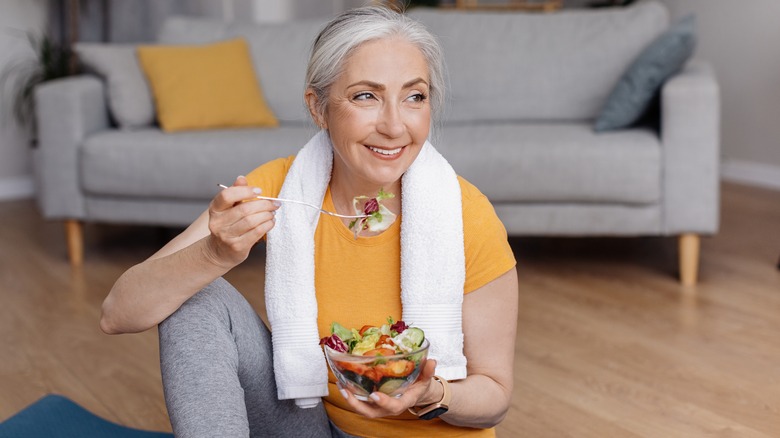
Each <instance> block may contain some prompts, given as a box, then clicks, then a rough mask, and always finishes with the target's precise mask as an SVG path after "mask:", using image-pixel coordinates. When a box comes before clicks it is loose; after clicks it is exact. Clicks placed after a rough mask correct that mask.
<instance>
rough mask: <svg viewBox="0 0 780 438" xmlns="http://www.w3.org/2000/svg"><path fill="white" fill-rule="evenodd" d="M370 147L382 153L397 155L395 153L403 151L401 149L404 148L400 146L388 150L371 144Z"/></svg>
mask: <svg viewBox="0 0 780 438" xmlns="http://www.w3.org/2000/svg"><path fill="white" fill-rule="evenodd" d="M368 148H369V149H371V150H372V151H374V152H377V153H380V154H382V155H395V154H397V153H399V152H401V149H403V148H402V147H401V148H398V149H391V150H386V149H377V148H375V147H373V146H369V147H368Z"/></svg>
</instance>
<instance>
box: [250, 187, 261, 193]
mask: <svg viewBox="0 0 780 438" xmlns="http://www.w3.org/2000/svg"><path fill="white" fill-rule="evenodd" d="M252 193H254V194H255V195H259V194H260V193H263V191H262V190H261V189H260V187H255V188H253V189H252Z"/></svg>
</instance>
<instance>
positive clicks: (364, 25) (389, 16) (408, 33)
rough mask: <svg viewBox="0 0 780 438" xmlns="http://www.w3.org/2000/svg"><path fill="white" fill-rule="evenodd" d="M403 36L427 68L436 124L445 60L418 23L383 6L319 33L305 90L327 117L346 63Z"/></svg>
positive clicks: (352, 13) (348, 15)
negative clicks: (371, 45) (364, 49)
mask: <svg viewBox="0 0 780 438" xmlns="http://www.w3.org/2000/svg"><path fill="white" fill-rule="evenodd" d="M393 36H400V37H402V38H405V39H406V40H407V41H409V42H410V43H412V44H414V45H415V46H417V48H419V49H420V52H422V54H423V57H425V60H426V62H427V64H428V74H429V76H430V78H429V79H430V84H429V86H430V90H429V94H430V97H429V99H430V100H429V102H430V105H431V114H432V117H433V120H438V117H439V113H440V111H441V110H442V109H443V106H444V92H445V90H444V57H443V55H442V49H441V46H440V45H439V42H438V41H437V40H436V38H435V37H434V36H433V35H432V34H431V33H430V32H428V30H427V29H425V27H424V26H423V25H422V24H420V23H419V22H417V21H415V20H413V19H411V18H409V17H407V16H406V15H404V14H401V13H398V12H396V11H393V10H391V9H389V8H387V7H383V6H365V7H361V8H356V9H352V10H349V11H347V12H344V13H342V14H340V15H339V16H337V17H336V18H334V19H333V20H331V21H330V23H328V24H327V25H326V26H325V28H324V29H323V30H322V31H321V32H320V33H319V35H318V36H317V39H316V40H314V45H313V46H312V50H311V57H310V58H309V66H308V68H307V70H306V88H311V89H312V90H313V91H314V93H315V95H316V96H317V101H318V108H316V110H317V111H318V112H319V113H320V114H324V113H325V110H326V107H327V101H328V95H329V93H330V87H331V86H332V85H333V83H334V82H335V81H336V79H337V78H338V76H339V74H341V72H342V69H343V65H344V62H345V61H346V59H347V58H348V57H349V55H350V54H351V53H352V51H354V50H355V49H356V48H357V47H358V46H360V45H361V44H363V43H365V42H368V41H372V40H377V39H381V38H388V37H393Z"/></svg>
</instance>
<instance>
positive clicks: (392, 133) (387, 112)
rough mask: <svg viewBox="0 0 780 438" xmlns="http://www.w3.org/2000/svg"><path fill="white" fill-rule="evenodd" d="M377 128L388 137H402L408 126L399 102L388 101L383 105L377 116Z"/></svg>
mask: <svg viewBox="0 0 780 438" xmlns="http://www.w3.org/2000/svg"><path fill="white" fill-rule="evenodd" d="M376 130H377V132H379V133H380V134H382V135H384V136H386V137H388V138H398V137H401V136H402V135H403V134H404V132H405V130H406V127H405V126H404V123H403V118H402V117H401V111H400V108H399V107H398V105H397V104H395V103H390V102H387V103H385V105H383V106H382V109H381V110H380V111H379V115H378V117H377V123H376Z"/></svg>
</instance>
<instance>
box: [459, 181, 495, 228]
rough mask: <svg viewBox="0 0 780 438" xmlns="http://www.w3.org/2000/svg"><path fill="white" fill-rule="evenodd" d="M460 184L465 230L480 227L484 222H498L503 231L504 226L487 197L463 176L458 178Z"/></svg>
mask: <svg viewBox="0 0 780 438" xmlns="http://www.w3.org/2000/svg"><path fill="white" fill-rule="evenodd" d="M458 183H460V198H461V203H462V205H463V207H462V208H463V226H464V228H467V227H468V226H469V225H478V224H479V223H482V222H484V221H496V222H498V225H500V226H501V228H502V229H503V224H501V221H500V220H499V219H498V216H496V211H495V209H494V208H493V204H491V203H490V200H489V199H488V198H487V196H485V195H484V194H483V193H482V192H481V191H480V190H479V189H478V188H477V187H476V186H474V184H471V183H470V182H468V181H467V180H466V179H465V178H463V177H461V176H458ZM475 222H476V223H477V224H475ZM464 231H467V230H464Z"/></svg>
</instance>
